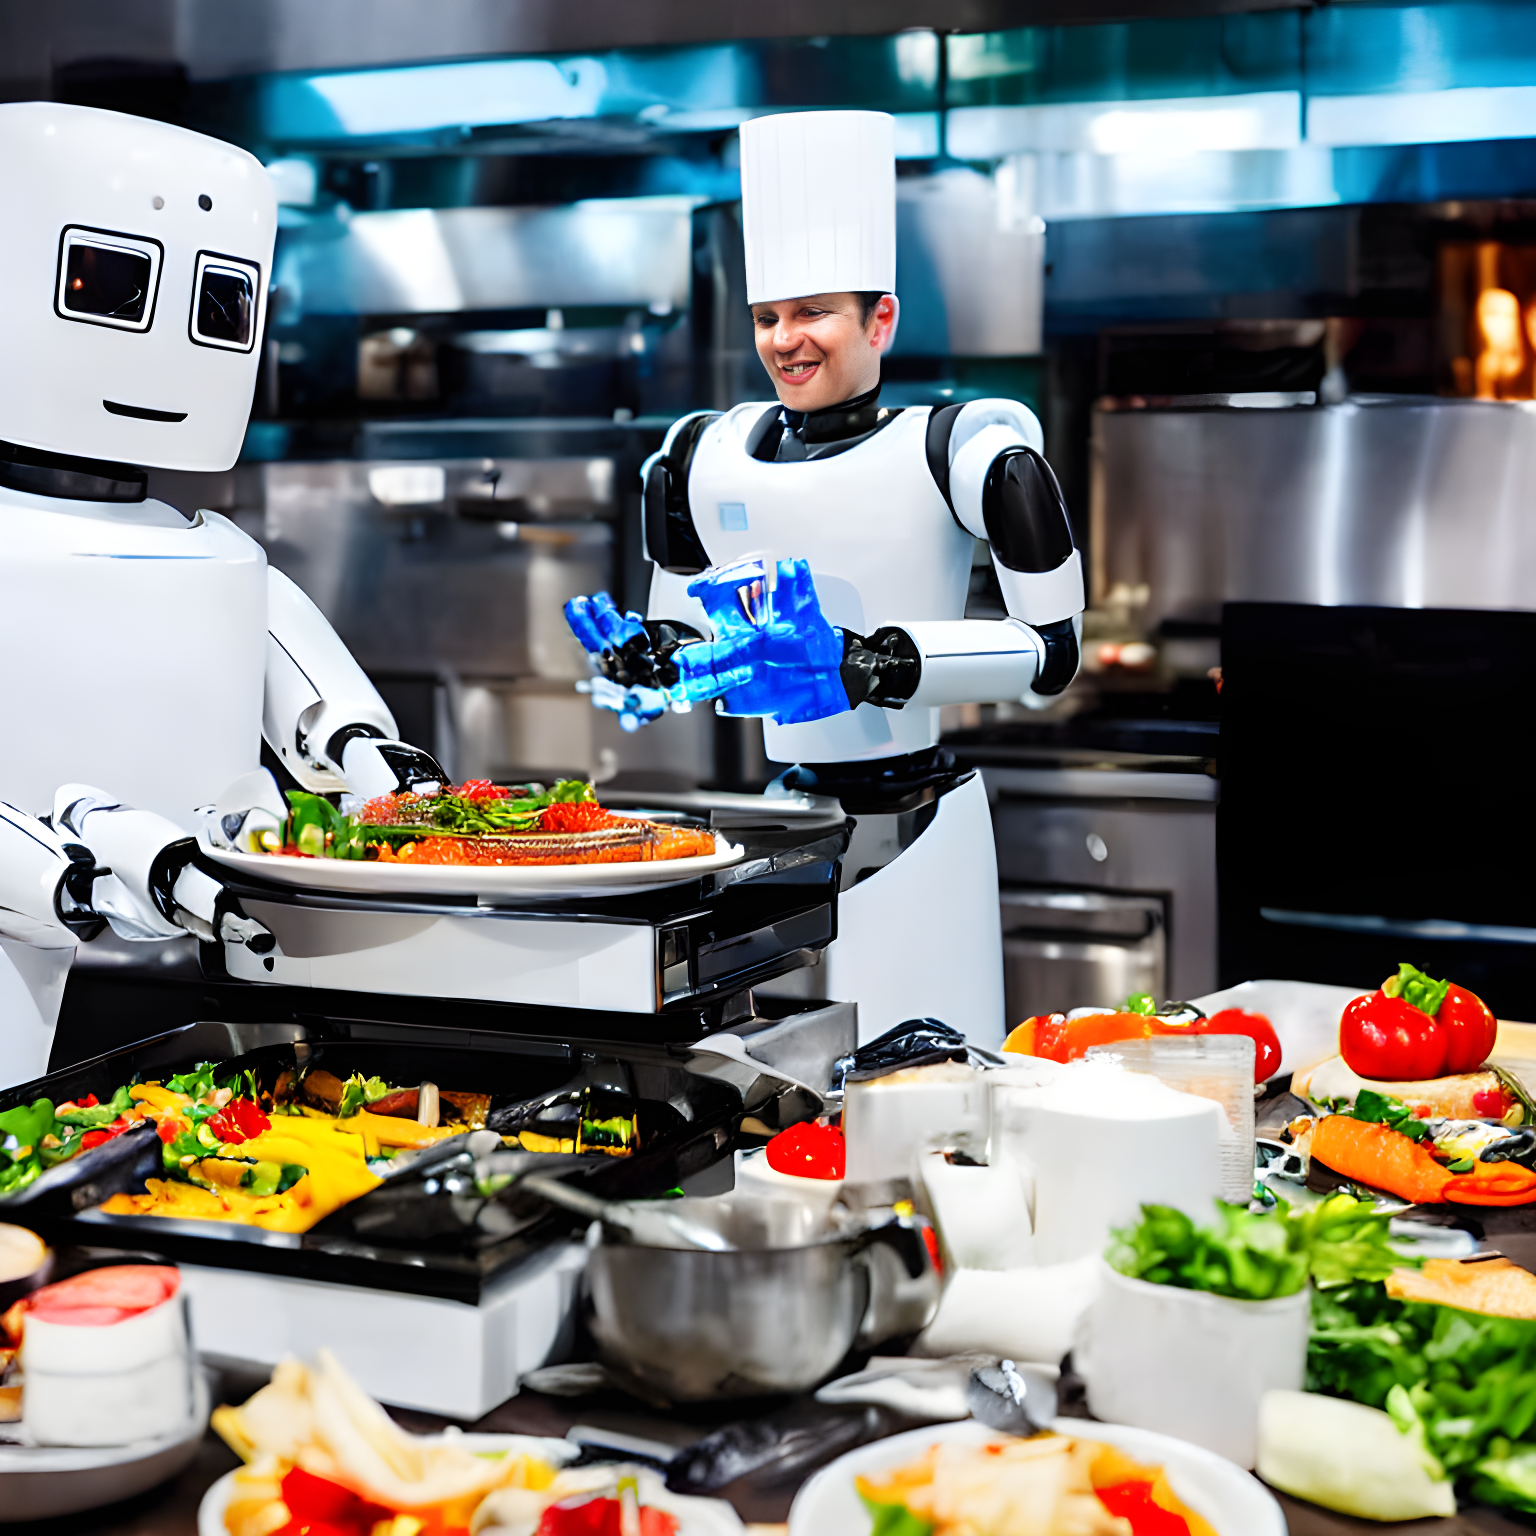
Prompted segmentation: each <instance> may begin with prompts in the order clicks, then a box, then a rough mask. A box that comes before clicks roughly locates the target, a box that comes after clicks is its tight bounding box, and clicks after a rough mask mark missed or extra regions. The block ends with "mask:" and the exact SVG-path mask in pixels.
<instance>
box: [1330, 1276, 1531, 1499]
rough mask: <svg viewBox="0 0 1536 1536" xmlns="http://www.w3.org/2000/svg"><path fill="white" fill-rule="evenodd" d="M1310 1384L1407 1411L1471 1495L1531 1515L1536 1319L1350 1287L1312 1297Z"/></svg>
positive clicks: (1401, 1413)
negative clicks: (1489, 1313) (1487, 1313)
mask: <svg viewBox="0 0 1536 1536" xmlns="http://www.w3.org/2000/svg"><path fill="white" fill-rule="evenodd" d="M1307 1387H1308V1389H1309V1390H1310V1391H1316V1392H1327V1393H1330V1394H1332V1395H1333V1396H1335V1397H1348V1398H1352V1399H1354V1400H1355V1401H1356V1402H1362V1403H1366V1404H1368V1405H1369V1406H1371V1407H1373V1408H1385V1409H1386V1410H1387V1412H1388V1413H1390V1414H1392V1416H1393V1418H1394V1420H1396V1421H1397V1422H1398V1424H1399V1426H1400V1427H1404V1426H1408V1425H1409V1423H1410V1418H1409V1414H1410V1410H1411V1415H1412V1418H1413V1419H1414V1420H1416V1421H1417V1423H1418V1424H1419V1425H1420V1426H1422V1431H1423V1442H1422V1443H1423V1444H1424V1447H1425V1449H1426V1450H1427V1451H1428V1452H1429V1453H1430V1454H1432V1455H1433V1456H1435V1457H1436V1458H1437V1459H1438V1460H1439V1461H1440V1462H1441V1463H1442V1464H1443V1465H1444V1466H1445V1468H1446V1470H1447V1471H1448V1472H1450V1473H1451V1475H1452V1476H1454V1477H1456V1478H1458V1479H1459V1480H1460V1481H1461V1483H1462V1485H1463V1487H1464V1488H1466V1490H1467V1491H1468V1493H1469V1494H1470V1496H1471V1497H1474V1498H1477V1499H1481V1500H1484V1501H1485V1502H1488V1503H1494V1504H1502V1505H1506V1506H1509V1507H1512V1508H1515V1509H1520V1510H1524V1511H1526V1512H1527V1513H1536V1322H1530V1321H1526V1320H1524V1319H1519V1318H1508V1317H1485V1316H1483V1315H1482V1314H1480V1313H1476V1312H1463V1311H1460V1310H1458V1309H1456V1308H1453V1307H1442V1306H1437V1305H1434V1304H1432V1303H1429V1302H1412V1301H1394V1300H1393V1299H1392V1298H1391V1297H1389V1296H1388V1295H1387V1293H1386V1288H1385V1287H1384V1286H1382V1285H1380V1284H1369V1283H1364V1282H1361V1283H1356V1284H1353V1285H1349V1286H1345V1287H1342V1288H1340V1289H1337V1290H1334V1291H1329V1292H1320V1293H1318V1294H1316V1295H1314V1297H1313V1299H1312V1338H1311V1341H1310V1344H1309V1346H1308V1352H1307Z"/></svg>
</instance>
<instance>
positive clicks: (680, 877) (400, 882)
mask: <svg viewBox="0 0 1536 1536" xmlns="http://www.w3.org/2000/svg"><path fill="white" fill-rule="evenodd" d="M714 837H715V851H714V852H713V853H710V854H699V855H696V856H695V857H693V858H687V859H652V860H648V861H645V862H639V863H634V864H532V865H522V864H513V865H479V864H477V865H463V864H379V863H376V862H374V861H372V860H366V859H298V858H288V857H285V856H283V855H281V854H269V853H235V852H232V851H231V850H230V849H228V848H219V847H217V846H215V845H214V843H213V842H211V841H210V840H209V838H208V835H207V834H206V833H204V834H203V835H202V837H201V838H200V839H199V841H200V844H201V847H202V851H203V852H204V853H205V854H206V855H207V856H208V857H209V858H210V859H212V860H213V861H214V862H215V863H217V864H222V865H224V867H225V868H226V869H234V870H238V871H239V872H240V873H241V874H243V875H250V876H253V877H254V878H255V879H258V880H270V881H272V882H274V883H275V884H277V885H286V886H291V887H292V888H294V889H295V890H310V891H338V892H343V893H345V894H347V895H353V896H383V895H389V896H466V897H475V898H478V899H480V900H482V901H488V902H494V901H496V900H497V899H498V898H501V899H506V898H509V897H520V896H615V895H625V894H628V893H629V892H632V891H649V890H657V889H659V888H660V887H662V886H667V885H680V884H682V883H683V882H684V881H687V880H697V879H698V878H699V877H700V876H701V875H712V874H714V873H715V872H716V871H717V870H721V869H729V868H730V867H731V865H733V864H739V863H740V862H741V859H742V857H743V854H742V850H741V848H740V847H738V846H737V845H736V844H735V843H732V842H728V841H727V840H726V839H725V838H724V837H722V836H721V835H720V834H719V833H718V832H716V833H715V834H714Z"/></svg>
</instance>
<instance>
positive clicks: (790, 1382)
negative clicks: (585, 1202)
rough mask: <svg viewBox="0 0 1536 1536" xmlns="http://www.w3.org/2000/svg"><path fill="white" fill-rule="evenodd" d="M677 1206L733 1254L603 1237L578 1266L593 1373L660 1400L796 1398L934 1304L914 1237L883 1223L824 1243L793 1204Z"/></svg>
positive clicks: (811, 1220) (909, 1329)
mask: <svg viewBox="0 0 1536 1536" xmlns="http://www.w3.org/2000/svg"><path fill="white" fill-rule="evenodd" d="M679 1206H680V1207H681V1208H682V1210H683V1211H684V1212H685V1213H686V1214H687V1215H688V1216H689V1217H690V1218H691V1219H693V1220H695V1221H699V1222H701V1223H703V1224H704V1225H706V1226H710V1227H713V1228H714V1229H715V1230H716V1231H719V1232H721V1233H723V1234H724V1235H725V1236H726V1237H728V1238H730V1240H731V1241H732V1242H733V1243H734V1244H736V1249H735V1251H731V1252H725V1253H708V1252H701V1251H699V1250H696V1249H688V1250H685V1249H678V1248H653V1247H643V1246H641V1245H639V1244H635V1243H625V1242H622V1241H617V1240H615V1239H614V1238H613V1237H611V1236H610V1235H609V1234H607V1233H606V1232H605V1233H604V1234H603V1237H602V1239H601V1240H600V1241H599V1242H598V1243H597V1245H596V1246H595V1247H594V1248H593V1249H592V1252H591V1254H590V1255H589V1257H588V1262H587V1292H588V1299H589V1305H590V1311H591V1327H592V1333H593V1336H594V1337H595V1339H596V1341H597V1346H598V1352H599V1354H600V1355H601V1357H602V1359H603V1361H604V1363H605V1364H607V1365H609V1366H610V1367H612V1368H613V1369H615V1370H616V1371H618V1372H619V1373H620V1374H622V1375H626V1376H628V1377H630V1378H631V1379H633V1380H634V1381H635V1382H636V1383H637V1384H638V1385H640V1386H641V1387H643V1388H645V1389H646V1390H647V1391H649V1392H651V1393H654V1394H657V1395H659V1396H661V1397H664V1398H666V1399H667V1400H668V1401H669V1402H702V1401H706V1400H709V1399H713V1398H730V1397H760V1396H766V1395H770V1394H773V1393H782V1392H800V1391H804V1390H805V1389H806V1388H808V1387H813V1386H815V1385H817V1384H818V1383H819V1382H822V1381H824V1380H826V1378H827V1377H828V1376H829V1375H831V1373H832V1372H833V1371H834V1370H835V1369H836V1368H837V1365H838V1363H839V1362H840V1361H841V1360H842V1359H843V1357H844V1356H845V1355H846V1354H847V1353H848V1351H849V1349H850V1348H852V1346H853V1345H854V1344H855V1343H856V1342H857V1343H861V1344H875V1343H878V1342H880V1340H882V1339H887V1338H892V1337H895V1336H896V1335H898V1334H903V1333H914V1332H916V1331H917V1330H918V1329H919V1328H921V1327H922V1326H923V1324H924V1323H926V1322H927V1321H928V1318H929V1317H930V1316H931V1315H932V1313H933V1309H934V1307H935V1306H936V1305H937V1301H938V1290H939V1285H938V1276H937V1275H936V1274H935V1272H934V1270H933V1267H932V1265H931V1263H930V1262H929V1259H928V1254H927V1250H926V1248H925V1247H924V1244H923V1240H922V1234H921V1232H920V1231H919V1230H918V1229H917V1228H915V1227H912V1226H908V1225H906V1224H904V1223H902V1222H900V1221H897V1220H895V1219H886V1220H884V1221H882V1222H880V1223H878V1224H876V1225H859V1226H858V1227H857V1228H856V1229H855V1230H852V1231H843V1232H834V1233H831V1234H823V1233H819V1232H818V1231H817V1230H816V1228H817V1226H818V1220H817V1216H816V1213H815V1212H814V1211H813V1210H812V1209H811V1208H810V1207H808V1206H804V1205H801V1204H799V1203H798V1202H796V1201H792V1200H763V1199H755V1198H750V1197H742V1196H740V1195H737V1196H725V1197H722V1198H718V1199H701V1200H684V1201H681V1202H679Z"/></svg>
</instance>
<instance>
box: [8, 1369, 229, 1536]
mask: <svg viewBox="0 0 1536 1536" xmlns="http://www.w3.org/2000/svg"><path fill="white" fill-rule="evenodd" d="M207 1424H208V1386H207V1383H206V1382H205V1381H204V1380H203V1378H202V1375H201V1373H197V1374H196V1376H195V1377H194V1385H193V1399H192V1418H191V1419H190V1421H189V1422H188V1424H187V1427H186V1428H185V1429H183V1430H180V1431H178V1432H177V1433H176V1434H173V1435H164V1436H162V1437H161V1438H159V1439H158V1440H139V1441H135V1442H134V1443H133V1444H132V1445H109V1446H99V1447H98V1446H90V1447H85V1446H81V1447H75V1446H64V1445H0V1525H4V1524H6V1523H8V1522H10V1521H13V1520H45V1519H49V1518H51V1517H53V1516H56V1515H73V1514H78V1513H79V1512H80V1511H81V1510H85V1509H97V1508H99V1507H100V1506H101V1505H103V1504H115V1503H116V1502H117V1501H118V1500H119V1499H129V1498H132V1497H133V1495H134V1494H136V1493H143V1492H144V1490H145V1489H146V1488H154V1487H156V1486H157V1485H158V1484H160V1483H163V1482H165V1481H166V1480H167V1479H168V1478H172V1477H175V1476H176V1474H177V1473H178V1472H180V1471H182V1470H183V1469H184V1468H185V1467H187V1466H189V1465H190V1464H191V1463H192V1461H193V1460H194V1459H195V1458H196V1456H197V1451H198V1447H199V1446H200V1445H201V1444H202V1443H203V1432H204V1430H205V1429H206V1428H207ZM219 1536H228V1533H227V1532H224V1531H222V1530H221V1531H220V1532H219Z"/></svg>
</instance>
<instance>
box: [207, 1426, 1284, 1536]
mask: <svg viewBox="0 0 1536 1536" xmlns="http://www.w3.org/2000/svg"><path fill="white" fill-rule="evenodd" d="M1052 1428H1053V1429H1056V1430H1058V1431H1059V1432H1060V1433H1062V1434H1064V1435H1074V1436H1076V1437H1077V1438H1078V1439H1080V1440H1102V1441H1104V1442H1105V1443H1107V1444H1109V1445H1114V1446H1118V1447H1119V1448H1120V1449H1121V1450H1122V1451H1124V1452H1125V1453H1126V1455H1127V1456H1131V1457H1133V1458H1134V1459H1135V1460H1137V1461H1139V1462H1142V1463H1145V1464H1149V1465H1152V1466H1160V1467H1163V1468H1165V1469H1166V1470H1167V1473H1168V1481H1169V1483H1170V1484H1171V1485H1172V1487H1173V1491H1174V1492H1175V1493H1176V1494H1177V1495H1178V1496H1179V1498H1181V1499H1182V1500H1183V1501H1184V1502H1185V1503H1186V1504H1187V1505H1188V1506H1189V1507H1190V1508H1191V1509H1192V1510H1194V1512H1195V1513H1196V1514H1198V1515H1203V1516H1204V1517H1205V1519H1206V1520H1208V1521H1209V1522H1210V1523H1211V1525H1212V1526H1213V1527H1214V1529H1215V1531H1216V1536H1286V1525H1285V1516H1284V1515H1283V1514H1282V1513H1281V1512H1280V1506H1279V1505H1278V1504H1277V1503H1276V1502H1275V1500H1274V1497H1273V1495H1272V1494H1271V1493H1270V1492H1269V1490H1268V1489H1267V1488H1266V1487H1265V1486H1264V1485H1263V1484H1262V1483H1261V1482H1259V1481H1258V1479H1257V1478H1255V1477H1253V1476H1251V1475H1250V1474H1249V1473H1247V1472H1244V1471H1243V1470H1242V1468H1241V1467H1235V1466H1233V1464H1232V1463H1231V1462H1230V1461H1226V1460H1224V1459H1223V1458H1222V1457H1220V1456H1216V1455H1213V1454H1212V1453H1211V1452H1210V1451H1206V1450H1202V1449H1201V1448H1200V1447H1199V1446H1197V1445H1189V1444H1187V1443H1185V1442H1184V1441H1182V1440H1171V1439H1169V1438H1168V1436H1167V1435H1159V1434H1154V1433H1153V1432H1152V1431H1151V1430H1145V1429H1128V1428H1127V1427H1126V1426H1125V1425H1123V1424H1096V1423H1093V1422H1092V1421H1090V1420H1086V1419H1057V1421H1056V1422H1055V1424H1054V1425H1052ZM996 1438H997V1434H996V1431H994V1430H990V1429H987V1428H985V1427H984V1426H983V1425H980V1424H978V1423H976V1421H975V1420H974V1419H967V1420H964V1421H963V1422H961V1423H959V1424H935V1425H934V1426H933V1427H932V1428H930V1429H913V1430H908V1431H907V1433H906V1434H903V1435H893V1436H892V1437H891V1438H890V1439H889V1440H877V1441H875V1442H874V1444H872V1445H861V1446H860V1447H859V1448H858V1449H857V1450H854V1451H849V1452H848V1454H847V1455H846V1456H839V1457H838V1458H837V1460H836V1461H834V1462H832V1463H831V1464H830V1465H829V1466H826V1467H823V1468H822V1469H821V1471H820V1472H818V1473H817V1474H816V1475H815V1477H813V1478H812V1479H811V1480H810V1481H809V1482H808V1483H807V1484H806V1485H805V1487H803V1488H802V1489H801V1490H800V1492H799V1493H798V1494H797V1495H796V1496H795V1502H794V1506H793V1507H792V1508H791V1509H790V1512H789V1536H869V1532H870V1530H871V1528H872V1526H873V1522H872V1521H871V1519H870V1517H869V1511H868V1510H866V1509H865V1508H864V1505H863V1503H862V1501H861V1500H860V1499H859V1495H858V1491H857V1490H856V1489H855V1487H854V1483H853V1480H854V1478H855V1477H858V1476H861V1475H862V1476H866V1477H868V1476H872V1475H876V1474H878V1473H881V1472H889V1471H894V1470H895V1469H896V1468H897V1467H900V1466H903V1465H905V1463H907V1462H909V1461H914V1460H916V1458H917V1457H919V1456H921V1455H922V1454H923V1452H924V1451H926V1450H927V1449H928V1447H929V1446H930V1445H934V1444H936V1443H938V1442H939V1441H946V1442H947V1441H955V1442H959V1443H961V1444H972V1443H974V1444H979V1443H981V1442H983V1441H987V1440H995V1439H996ZM204 1536H222V1533H219V1532H208V1533H204Z"/></svg>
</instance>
